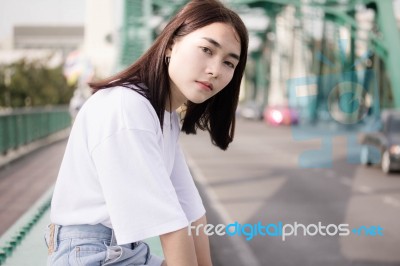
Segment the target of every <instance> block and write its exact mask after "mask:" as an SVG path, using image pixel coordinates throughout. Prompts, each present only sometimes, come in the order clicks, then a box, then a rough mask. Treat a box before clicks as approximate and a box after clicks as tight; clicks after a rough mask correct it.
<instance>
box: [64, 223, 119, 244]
mask: <svg viewBox="0 0 400 266" xmlns="http://www.w3.org/2000/svg"><path fill="white" fill-rule="evenodd" d="M112 236H113V230H112V229H111V228H108V227H107V226H104V225H102V224H95V225H90V224H80V225H67V226H59V229H58V237H59V239H60V240H62V239H66V238H104V239H109V240H110V239H111V238H112Z"/></svg>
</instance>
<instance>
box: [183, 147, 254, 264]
mask: <svg viewBox="0 0 400 266" xmlns="http://www.w3.org/2000/svg"><path fill="white" fill-rule="evenodd" d="M185 157H186V160H187V163H188V165H189V166H190V169H191V170H192V172H193V177H194V178H195V179H196V181H197V182H198V183H199V184H200V185H201V186H202V187H203V188H204V193H205V194H206V197H207V198H208V199H209V200H210V201H211V206H213V208H214V209H215V210H216V211H217V213H218V214H219V215H220V217H221V219H222V222H223V223H224V224H228V223H230V222H231V221H232V219H231V218H230V215H229V213H228V212H227V211H226V209H225V208H224V206H223V205H222V204H221V202H220V201H219V199H218V197H217V195H216V193H215V192H214V190H212V189H211V188H210V187H209V185H208V182H207V179H206V178H205V177H204V175H203V174H202V171H201V170H200V168H199V167H198V166H197V164H196V163H195V161H194V160H193V158H192V157H190V156H189V154H188V153H185ZM228 239H230V240H231V243H232V245H233V248H234V249H235V251H236V252H235V253H236V254H237V255H238V257H239V259H240V260H241V263H240V265H248V266H261V263H260V262H259V261H258V259H257V257H256V256H255V254H254V252H253V250H251V249H250V247H249V245H248V244H247V243H246V241H244V240H243V239H242V238H240V237H229V238H228Z"/></svg>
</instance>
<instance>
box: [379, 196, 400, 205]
mask: <svg viewBox="0 0 400 266" xmlns="http://www.w3.org/2000/svg"><path fill="white" fill-rule="evenodd" d="M383 202H384V203H386V204H388V205H392V206H394V207H397V208H400V201H399V200H398V199H395V198H393V197H391V196H384V197H383Z"/></svg>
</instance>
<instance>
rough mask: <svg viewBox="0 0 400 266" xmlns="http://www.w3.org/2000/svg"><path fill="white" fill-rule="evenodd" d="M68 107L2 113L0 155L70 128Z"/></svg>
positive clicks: (0, 121)
mask: <svg viewBox="0 0 400 266" xmlns="http://www.w3.org/2000/svg"><path fill="white" fill-rule="evenodd" d="M70 124H71V116H70V114H69V112H68V107H67V106H57V107H39V108H38V107H33V108H18V109H11V110H5V111H0V155H1V154H6V153H7V152H8V151H10V150H14V149H17V148H18V147H21V146H24V145H27V144H29V143H31V142H33V141H35V140H38V139H41V138H44V137H47V136H49V135H51V134H53V133H55V132H57V131H60V130H62V129H65V128H67V127H69V126H70Z"/></svg>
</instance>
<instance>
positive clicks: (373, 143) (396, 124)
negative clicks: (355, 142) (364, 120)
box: [360, 110, 400, 174]
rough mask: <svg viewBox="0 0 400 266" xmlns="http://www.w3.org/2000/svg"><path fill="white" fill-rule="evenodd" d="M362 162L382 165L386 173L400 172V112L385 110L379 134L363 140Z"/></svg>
mask: <svg viewBox="0 0 400 266" xmlns="http://www.w3.org/2000/svg"><path fill="white" fill-rule="evenodd" d="M361 144H362V148H361V153H360V161H361V163H362V164H363V165H371V164H380V165H381V168H382V171H383V172H384V173H386V174H387V173H390V172H392V171H398V170H400V110H385V111H384V112H382V115H381V125H380V129H379V131H378V132H371V133H366V134H364V135H363V136H362V138H361Z"/></svg>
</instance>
